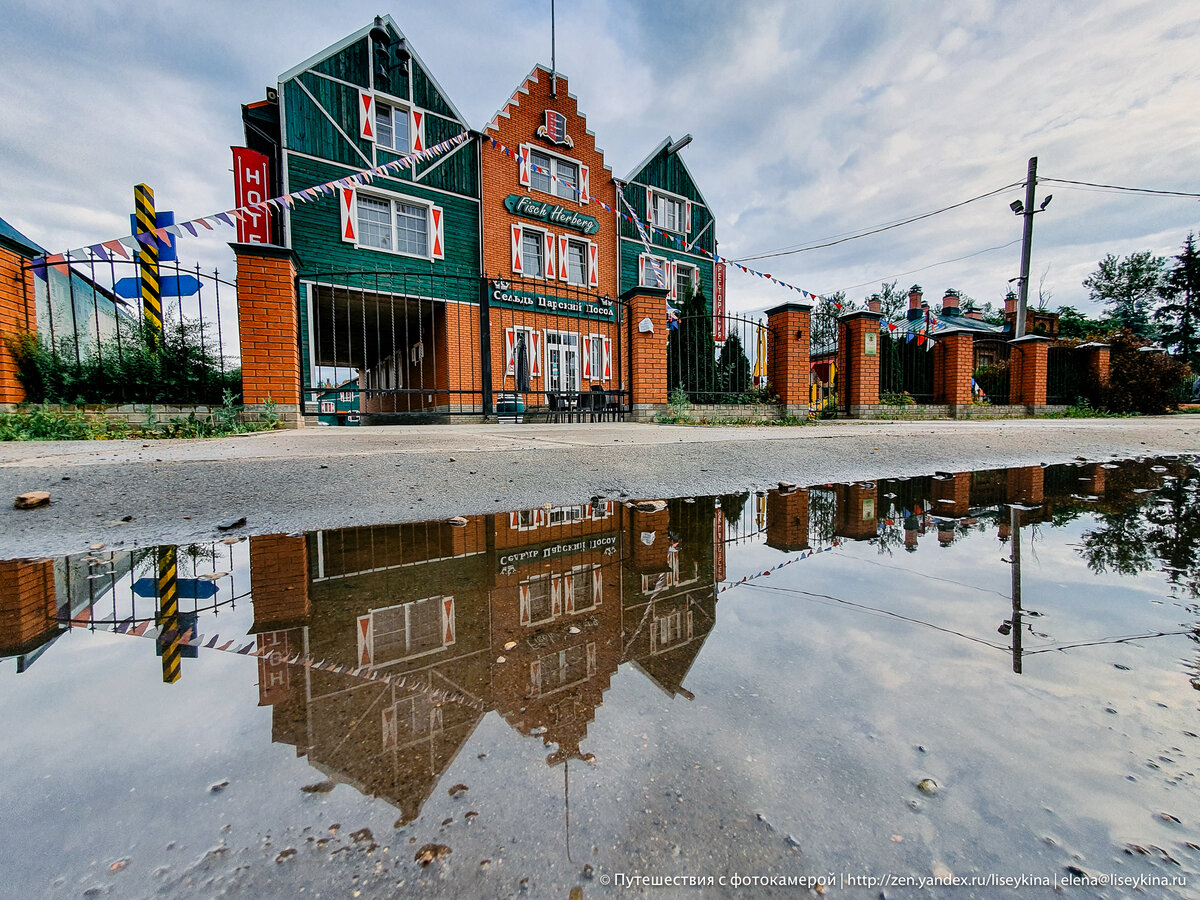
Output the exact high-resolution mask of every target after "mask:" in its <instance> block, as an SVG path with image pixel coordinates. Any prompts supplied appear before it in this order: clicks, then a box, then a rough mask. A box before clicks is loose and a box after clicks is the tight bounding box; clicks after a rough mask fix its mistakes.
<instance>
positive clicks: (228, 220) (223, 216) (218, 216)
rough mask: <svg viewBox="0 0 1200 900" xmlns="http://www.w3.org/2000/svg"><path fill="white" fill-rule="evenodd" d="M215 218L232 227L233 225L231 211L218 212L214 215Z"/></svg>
mask: <svg viewBox="0 0 1200 900" xmlns="http://www.w3.org/2000/svg"><path fill="white" fill-rule="evenodd" d="M213 218H214V219H219V220H220V221H222V222H224V223H225V224H226V225H228V226H229V227H230V228H232V227H233V219H231V218H229V213H223V212H222V213H217V214H216V215H215V216H213Z"/></svg>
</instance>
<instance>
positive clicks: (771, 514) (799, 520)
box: [767, 488, 808, 552]
mask: <svg viewBox="0 0 1200 900" xmlns="http://www.w3.org/2000/svg"><path fill="white" fill-rule="evenodd" d="M767 546H768V547H774V548H775V549H776V550H783V551H785V552H791V551H794V550H807V549H808V491H807V490H805V489H803V488H800V489H797V490H791V491H788V492H786V493H785V492H783V491H771V492H770V493H769V494H767Z"/></svg>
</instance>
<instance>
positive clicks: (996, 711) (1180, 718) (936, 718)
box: [0, 458, 1200, 898]
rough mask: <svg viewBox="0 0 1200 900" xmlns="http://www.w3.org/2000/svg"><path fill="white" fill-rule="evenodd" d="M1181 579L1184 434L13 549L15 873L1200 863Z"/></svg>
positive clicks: (1194, 657)
mask: <svg viewBox="0 0 1200 900" xmlns="http://www.w3.org/2000/svg"><path fill="white" fill-rule="evenodd" d="M172 579H173V581H174V585H175V590H174V593H175V596H176V602H177V608H176V609H172V605H171V603H170V600H169V595H170V593H171V588H170V584H171V582H172ZM1198 593H1200V480H1198V477H1197V469H1196V467H1195V466H1194V465H1193V462H1192V460H1191V459H1190V458H1187V459H1184V458H1176V459H1161V460H1144V461H1128V462H1123V463H1119V464H1112V463H1109V464H1103V465H1101V464H1090V463H1089V464H1084V463H1080V464H1079V465H1070V466H1054V467H1049V468H1041V467H1032V468H1022V469H1010V470H992V471H981V472H973V473H971V472H968V473H935V474H933V475H930V476H928V477H923V478H907V479H902V480H886V479H881V480H878V481H874V482H859V483H854V484H834V485H814V486H809V487H795V488H793V487H790V486H784V487H781V489H779V490H774V491H769V492H764V493H757V494H756V493H743V494H730V495H724V496H721V497H694V498H676V499H670V500H667V501H665V503H650V504H639V505H634V504H633V503H631V502H625V501H621V500H615V499H608V498H598V499H594V500H593V501H591V502H584V503H581V504H579V505H576V506H568V507H547V508H539V509H532V510H518V511H514V512H510V513H505V514H497V515H489V516H477V517H467V518H465V519H464V520H456V521H455V522H454V523H453V524H452V523H448V522H428V523H417V524H403V525H393V526H377V527H363V528H350V529H343V530H338V531H324V532H314V533H310V534H293V535H265V536H255V537H251V538H248V539H244V538H243V539H234V538H229V539H226V540H224V541H220V540H219V541H215V542H213V543H211V544H194V545H187V546H179V547H160V548H147V549H143V550H132V551H122V552H111V551H110V550H109V549H107V548H98V549H93V550H91V551H89V552H88V553H84V554H79V555H76V556H72V557H69V558H63V559H46V560H12V561H6V562H2V563H0V656H2V657H4V664H3V670H2V671H0V720H2V721H4V722H5V723H6V728H5V729H4V730H3V733H0V758H3V759H4V761H5V766H4V767H3V769H2V770H0V792H2V794H3V796H4V798H5V800H4V804H3V833H4V843H5V846H6V847H7V848H8V851H7V853H6V858H7V859H8V860H9V863H8V865H7V866H6V882H7V883H6V885H5V891H6V892H7V893H11V894H12V895H15V896H49V897H77V896H80V895H84V896H108V895H111V896H145V895H151V894H159V893H164V894H171V895H180V896H205V897H207V896H212V895H215V894H218V893H221V892H228V893H233V894H251V893H254V894H258V895H264V894H265V895H277V894H281V893H286V894H289V895H294V894H296V893H299V892H300V891H301V890H303V891H304V892H305V893H318V894H321V893H324V894H329V895H336V896H358V895H361V896H377V895H392V894H396V893H400V894H402V895H407V894H418V893H420V894H422V895H433V896H451V897H459V896H513V895H527V896H538V897H540V896H550V895H553V896H567V895H568V894H571V892H572V890H573V889H574V888H577V887H582V889H583V893H584V896H602V895H615V894H616V893H618V892H621V891H627V890H629V889H630V888H635V889H637V890H639V891H642V892H650V891H655V890H661V887H660V886H668V887H671V888H673V889H674V890H675V891H676V892H677V893H681V894H686V895H702V894H703V895H725V894H730V893H749V894H751V895H770V894H773V893H779V894H786V895H788V896H795V895H796V894H797V893H800V894H801V895H803V890H798V887H797V885H796V883H795V882H796V881H797V880H802V879H821V880H822V881H823V882H825V883H824V884H822V891H823V892H824V893H825V894H826V895H838V896H845V897H864V898H865V897H871V898H875V897H878V896H879V895H880V892H881V890H882V891H884V892H885V894H886V896H887V897H908V896H914V897H915V896H951V895H954V896H989V897H990V896H1050V895H1051V894H1052V893H1053V892H1054V890H1055V886H1056V885H1057V886H1058V887H1059V888H1060V889H1064V888H1065V889H1067V890H1070V891H1072V892H1073V895H1079V896H1109V897H1117V896H1123V895H1126V894H1128V893H1130V892H1131V891H1132V890H1133V889H1134V887H1133V886H1134V885H1140V886H1141V888H1142V890H1143V891H1144V892H1145V894H1146V895H1147V896H1165V897H1189V896H1190V897H1194V896H1197V895H1198V893H1197V892H1198V891H1200V887H1198V885H1200V812H1198V811H1200V796H1198V794H1200V791H1198V788H1197V781H1196V773H1197V770H1198V767H1200V737H1198V736H1197V735H1198V734H1200V600H1198V599H1197V595H1198ZM1014 595H1015V596H1016V597H1017V598H1018V599H1017V600H1016V601H1015V602H1014V599H1013V598H1014ZM164 597H166V598H167V599H166V600H164V599H163V598H164ZM172 613H174V614H172ZM735 876H736V877H738V878H748V879H755V880H751V881H749V882H747V883H746V884H742V885H737V884H735V883H734V882H733V881H732V880H731V879H733V878H734V877H735ZM883 877H887V878H895V879H899V880H900V881H899V882H898V883H892V884H878V883H872V882H871V881H870V880H868V879H875V878H883ZM709 878H711V879H713V883H712V886H711V887H707V888H706V887H704V886H703V885H704V884H705V882H706V881H707V880H708V879H709ZM721 878H724V879H726V882H725V884H724V885H722V884H721V882H720V881H719V879H721ZM934 878H938V879H940V880H941V883H940V884H933V885H931V884H930V882H929V880H930V879H934ZM951 878H975V879H983V880H985V882H984V884H982V885H976V886H975V887H974V888H973V889H972V888H971V887H970V886H965V887H966V892H965V893H964V892H963V891H964V886H962V885H960V886H957V887H950V886H948V880H949V879H951ZM1090 878H1095V879H1097V880H1096V881H1095V882H1094V883H1090V882H1088V881H1087V879H1090ZM641 879H648V881H642V880H641ZM654 879H657V882H656V881H654ZM789 879H790V880H792V882H793V883H792V884H790V885H789V884H788V883H787V882H788V880H789ZM905 879H908V880H909V883H905V882H904V880H905ZM918 879H924V880H925V883H924V885H923V886H922V885H919V884H917V880H918ZM987 879H991V881H990V882H988V881H986V880H987ZM1018 879H1025V880H1024V882H1023V883H1022V882H1020V881H1018ZM931 891H932V893H931ZM356 892H358V893H356ZM571 895H572V896H576V895H577V894H571Z"/></svg>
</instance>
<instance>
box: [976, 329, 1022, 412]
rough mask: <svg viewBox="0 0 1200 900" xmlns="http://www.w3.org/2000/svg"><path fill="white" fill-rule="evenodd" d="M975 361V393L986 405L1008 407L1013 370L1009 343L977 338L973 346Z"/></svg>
mask: <svg viewBox="0 0 1200 900" xmlns="http://www.w3.org/2000/svg"><path fill="white" fill-rule="evenodd" d="M973 350H974V361H973V364H972V366H971V376H972V378H973V379H974V381H975V384H974V385H973V388H974V391H973V392H974V393H975V394H976V396H978V397H979V399H980V400H982V401H984V402H985V403H992V404H995V405H1001V406H1004V405H1007V404H1008V403H1009V381H1010V374H1011V370H1012V365H1011V361H1010V359H1009V353H1010V350H1011V348H1010V347H1009V345H1008V342H1007V341H1002V340H995V339H992V338H983V339H979V338H976V339H975V341H974V344H973Z"/></svg>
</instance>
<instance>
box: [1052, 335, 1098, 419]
mask: <svg viewBox="0 0 1200 900" xmlns="http://www.w3.org/2000/svg"><path fill="white" fill-rule="evenodd" d="M1083 362H1084V360H1083V359H1082V357H1081V356H1080V354H1078V353H1076V352H1075V350H1074V348H1072V347H1050V348H1049V349H1048V350H1047V352H1046V402H1047V403H1048V404H1051V405H1055V406H1057V405H1061V406H1069V405H1071V404H1073V403H1076V402H1077V401H1078V400H1079V399H1080V398H1081V397H1085V396H1086V395H1087V393H1088V385H1087V379H1086V376H1085V374H1084V372H1083V369H1082V365H1083Z"/></svg>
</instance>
